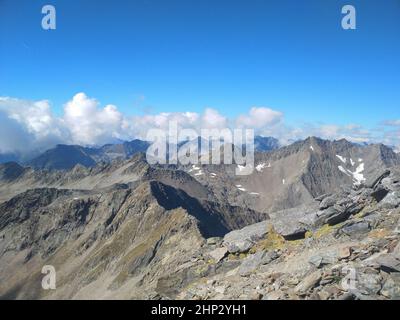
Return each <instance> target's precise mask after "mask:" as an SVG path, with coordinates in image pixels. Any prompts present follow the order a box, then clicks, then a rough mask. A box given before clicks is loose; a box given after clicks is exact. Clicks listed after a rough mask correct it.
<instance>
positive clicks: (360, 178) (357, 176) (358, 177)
mask: <svg viewBox="0 0 400 320" xmlns="http://www.w3.org/2000/svg"><path fill="white" fill-rule="evenodd" d="M338 169H339V170H340V171H341V172H343V173H344V174H346V175H347V176H349V177H353V183H354V185H360V184H361V183H362V182H364V181H365V177H364V175H363V174H362V173H363V172H364V163H360V165H359V166H358V167H357V168H356V171H354V172H352V171H350V170H348V169H345V168H343V167H342V166H338Z"/></svg>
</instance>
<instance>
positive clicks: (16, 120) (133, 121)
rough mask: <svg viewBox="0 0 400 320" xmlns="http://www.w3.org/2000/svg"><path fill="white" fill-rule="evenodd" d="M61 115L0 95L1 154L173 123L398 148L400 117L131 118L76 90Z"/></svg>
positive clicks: (108, 138) (42, 104)
mask: <svg viewBox="0 0 400 320" xmlns="http://www.w3.org/2000/svg"><path fill="white" fill-rule="evenodd" d="M63 111H64V112H63V114H62V115H61V116H55V115H54V114H53V113H52V110H51V105H50V103H49V101H47V100H40V101H28V100H22V99H16V98H9V97H0V153H13V152H17V153H24V152H25V153H28V152H32V151H43V150H46V149H49V148H51V147H53V146H54V145H55V144H57V143H66V144H80V145H91V146H93V145H103V144H105V143H113V142H116V141H118V140H132V139H134V138H140V139H144V138H145V137H146V135H147V132H148V130H149V129H151V128H158V129H163V130H168V127H169V124H170V123H171V122H172V121H173V122H175V123H177V125H178V128H190V129H195V130H196V131H197V132H198V133H199V134H200V130H201V129H215V128H217V129H222V128H226V127H231V128H232V127H234V128H251V129H254V130H255V133H256V134H259V135H263V136H274V137H276V138H278V139H279V140H280V141H281V143H283V144H287V143H290V142H293V141H295V140H299V139H304V138H306V137H308V136H318V137H321V138H325V139H336V140H337V139H342V138H345V139H348V140H350V141H353V142H368V143H369V142H383V143H386V144H388V145H391V146H397V148H399V149H400V121H399V120H392V121H387V122H385V123H383V124H381V126H382V128H380V129H379V130H367V129H365V128H363V127H362V126H360V125H358V124H348V125H342V126H339V125H335V124H319V125H316V124H303V125H301V126H296V127H291V126H288V125H286V124H285V122H284V114H283V113H282V112H280V111H277V110H273V109H271V108H267V107H253V108H250V109H249V111H248V112H247V113H246V114H242V115H239V116H238V117H236V118H229V117H227V116H225V115H223V114H221V113H220V112H219V111H218V110H216V109H212V108H206V109H205V110H204V112H203V113H201V114H200V113H197V112H171V113H168V112H163V113H159V114H145V115H143V116H133V117H127V116H125V115H124V114H122V113H121V112H120V111H119V110H118V108H117V106H115V105H106V106H101V105H100V103H99V101H97V100H96V99H94V98H90V97H88V96H87V95H86V94H85V93H78V94H76V95H75V96H73V97H72V99H71V100H70V101H68V102H67V103H65V105H64V109H63Z"/></svg>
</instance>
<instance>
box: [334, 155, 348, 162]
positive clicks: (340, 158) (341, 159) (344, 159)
mask: <svg viewBox="0 0 400 320" xmlns="http://www.w3.org/2000/svg"><path fill="white" fill-rule="evenodd" d="M336 157H338V158H339V160H340V161H342V162H343V163H346V162H347V160H346V158H345V157H342V156H339V155H338V154H337V155H336Z"/></svg>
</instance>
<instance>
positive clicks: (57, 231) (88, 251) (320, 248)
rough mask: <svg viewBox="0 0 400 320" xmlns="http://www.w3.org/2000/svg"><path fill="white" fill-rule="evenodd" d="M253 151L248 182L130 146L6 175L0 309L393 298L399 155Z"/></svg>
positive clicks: (230, 172)
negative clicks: (48, 303) (75, 302)
mask: <svg viewBox="0 0 400 320" xmlns="http://www.w3.org/2000/svg"><path fill="white" fill-rule="evenodd" d="M267 142H268V143H267ZM258 143H259V144H261V143H263V146H264V149H265V150H267V151H265V150H263V151H259V152H256V154H255V163H254V170H253V173H252V174H250V175H248V176H237V175H235V169H237V165H236V164H229V165H201V164H191V165H150V164H149V163H148V162H147V161H146V157H145V155H144V154H142V153H140V152H135V151H136V150H137V149H140V148H144V147H145V146H144V145H143V144H141V143H139V142H135V144H134V145H122V146H117V147H112V146H107V147H105V148H103V149H101V152H100V151H98V150H97V151H96V153H93V152H92V151H93V150H89V149H87V148H86V149H85V148H83V147H79V146H58V147H57V148H56V149H55V150H50V151H49V152H47V153H45V154H44V155H43V156H42V157H40V158H38V159H36V160H35V162H34V164H35V165H33V166H22V165H20V164H17V163H15V162H8V163H4V164H1V165H0V298H2V299H217V300H218V299H242V300H248V299H253V300H260V299H265V300H284V299H294V300H298V299H312V300H354V299H357V300H365V299H378V300H384V299H400V156H399V155H398V154H397V153H395V152H393V151H392V149H390V148H388V147H386V146H384V145H357V144H353V143H350V142H348V141H346V140H339V141H327V140H322V139H319V138H314V137H312V138H308V139H306V140H303V141H298V142H295V143H293V144H291V145H289V146H285V147H279V146H277V145H276V144H275V142H274V141H273V140H270V141H259V142H258ZM64 153H67V154H69V155H70V158H68V159H67V160H68V161H66V159H65V157H64V156H63V154H64ZM121 154H122V155H123V156H120V155H121ZM59 169H62V170H59ZM49 266H51V267H52V268H53V269H54V272H55V275H56V277H55V284H54V286H55V288H52V289H50V290H46V289H45V288H44V286H43V279H44V277H45V276H46V272H43V270H44V269H45V267H49Z"/></svg>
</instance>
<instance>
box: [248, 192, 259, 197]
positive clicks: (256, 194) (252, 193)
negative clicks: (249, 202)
mask: <svg viewBox="0 0 400 320" xmlns="http://www.w3.org/2000/svg"><path fill="white" fill-rule="evenodd" d="M250 194H251V195H252V196H259V195H260V194H259V193H258V192H250Z"/></svg>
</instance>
